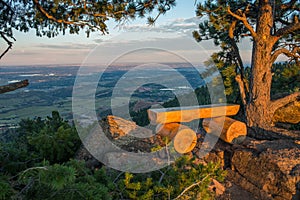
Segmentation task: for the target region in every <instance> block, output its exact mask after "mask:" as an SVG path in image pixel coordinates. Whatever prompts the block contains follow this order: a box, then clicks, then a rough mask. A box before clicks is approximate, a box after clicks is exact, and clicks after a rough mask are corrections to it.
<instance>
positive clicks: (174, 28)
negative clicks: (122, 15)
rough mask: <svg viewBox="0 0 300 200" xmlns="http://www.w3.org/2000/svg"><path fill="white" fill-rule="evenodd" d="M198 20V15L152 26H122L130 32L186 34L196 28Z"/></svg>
mask: <svg viewBox="0 0 300 200" xmlns="http://www.w3.org/2000/svg"><path fill="white" fill-rule="evenodd" d="M199 21H200V20H199V18H198V17H192V18H178V19H175V20H170V21H168V22H166V23H164V24H161V25H154V26H149V25H146V24H134V25H125V26H123V29H124V30H126V31H132V32H148V31H153V32H165V33H176V34H186V33H191V32H192V31H194V30H196V29H197V28H198V24H199Z"/></svg>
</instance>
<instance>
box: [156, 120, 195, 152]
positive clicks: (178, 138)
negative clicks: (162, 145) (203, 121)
mask: <svg viewBox="0 0 300 200" xmlns="http://www.w3.org/2000/svg"><path fill="white" fill-rule="evenodd" d="M157 134H159V135H161V136H163V137H167V138H168V140H169V141H171V140H173V141H172V143H173V146H174V149H175V150H176V151H177V152H178V153H181V154H184V153H188V152H191V151H192V150H193V149H194V147H195V146H196V144H197V136H196V132H195V131H193V130H192V129H190V128H189V127H187V126H185V125H182V124H178V123H168V124H160V125H158V126H157Z"/></svg>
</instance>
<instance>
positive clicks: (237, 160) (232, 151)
mask: <svg viewBox="0 0 300 200" xmlns="http://www.w3.org/2000/svg"><path fill="white" fill-rule="evenodd" d="M204 160H206V161H219V162H221V163H222V165H223V166H224V168H225V169H227V171H228V176H227V178H228V179H229V180H230V181H232V182H233V183H234V184H236V185H239V186H240V187H242V188H243V189H245V190H247V191H249V192H251V193H252V194H253V195H254V196H255V197H256V198H257V199H260V200H261V199H262V200H264V199H266V200H269V199H270V200H271V199H276V200H296V199H300V142H299V141H295V140H275V141H258V140H253V139H250V138H248V139H247V140H246V141H244V142H243V144H242V145H232V146H231V145H229V144H226V143H224V142H222V141H219V142H218V143H217V145H216V146H215V148H214V150H213V151H212V152H210V153H209V154H208V155H207V156H206V157H205V158H204ZM241 199H242V197H241Z"/></svg>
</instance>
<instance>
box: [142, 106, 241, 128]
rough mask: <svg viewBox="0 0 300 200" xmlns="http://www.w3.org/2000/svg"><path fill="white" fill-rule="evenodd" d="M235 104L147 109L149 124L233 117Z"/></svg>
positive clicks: (236, 111)
mask: <svg viewBox="0 0 300 200" xmlns="http://www.w3.org/2000/svg"><path fill="white" fill-rule="evenodd" d="M239 108H240V105H237V104H211V105H201V106H186V107H172V108H159V109H149V110H148V118H149V120H150V122H151V124H167V123H173V122H190V121H193V120H195V119H203V118H213V117H220V116H233V115H236V114H237V113H238V111H239Z"/></svg>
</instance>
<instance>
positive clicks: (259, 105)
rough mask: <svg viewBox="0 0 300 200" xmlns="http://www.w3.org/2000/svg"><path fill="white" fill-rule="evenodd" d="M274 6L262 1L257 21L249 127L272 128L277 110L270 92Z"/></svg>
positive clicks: (248, 107)
mask: <svg viewBox="0 0 300 200" xmlns="http://www.w3.org/2000/svg"><path fill="white" fill-rule="evenodd" d="M272 26H273V14H272V6H271V3H270V1H269V0H261V1H260V11H259V16H258V19H257V27H256V30H257V31H256V33H257V35H256V38H255V39H254V41H253V52H252V62H251V79H250V99H249V102H248V103H247V106H246V114H247V125H248V126H250V127H261V128H270V127H272V116H273V114H274V112H275V110H270V109H269V106H270V102H271V99H270V96H271V93H270V90H271V83H272V73H271V67H272V62H271V54H272V48H273V43H272V42H270V41H272V40H273V38H272V37H273V36H272V35H271V28H272Z"/></svg>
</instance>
